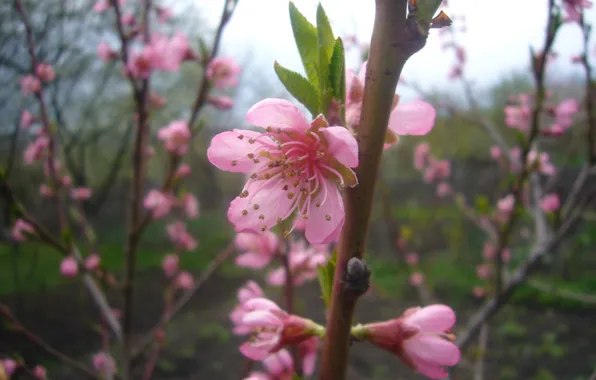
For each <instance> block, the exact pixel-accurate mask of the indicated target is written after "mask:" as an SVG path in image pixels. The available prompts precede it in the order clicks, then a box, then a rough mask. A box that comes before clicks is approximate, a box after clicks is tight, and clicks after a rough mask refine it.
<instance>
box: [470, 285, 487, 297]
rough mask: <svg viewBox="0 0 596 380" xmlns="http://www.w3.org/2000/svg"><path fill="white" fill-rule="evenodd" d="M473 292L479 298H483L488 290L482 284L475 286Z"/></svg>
mask: <svg viewBox="0 0 596 380" xmlns="http://www.w3.org/2000/svg"><path fill="white" fill-rule="evenodd" d="M472 293H474V296H476V297H477V298H482V297H484V295H485V293H486V291H485V290H484V288H483V287H481V286H475V287H474V289H472Z"/></svg>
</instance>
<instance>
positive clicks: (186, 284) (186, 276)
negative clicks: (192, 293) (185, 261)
mask: <svg viewBox="0 0 596 380" xmlns="http://www.w3.org/2000/svg"><path fill="white" fill-rule="evenodd" d="M194 283H195V280H194V278H193V277H192V275H191V274H190V273H188V272H186V271H184V272H180V274H178V277H176V285H177V286H178V287H179V288H180V289H185V290H188V289H191V288H192V287H193V286H194Z"/></svg>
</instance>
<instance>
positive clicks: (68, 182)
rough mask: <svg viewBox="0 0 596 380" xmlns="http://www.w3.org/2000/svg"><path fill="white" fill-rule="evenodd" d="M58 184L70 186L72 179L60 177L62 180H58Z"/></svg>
mask: <svg viewBox="0 0 596 380" xmlns="http://www.w3.org/2000/svg"><path fill="white" fill-rule="evenodd" d="M60 182H62V184H63V185H64V186H66V187H68V186H70V185H72V178H70V176H67V175H65V176H62V178H60Z"/></svg>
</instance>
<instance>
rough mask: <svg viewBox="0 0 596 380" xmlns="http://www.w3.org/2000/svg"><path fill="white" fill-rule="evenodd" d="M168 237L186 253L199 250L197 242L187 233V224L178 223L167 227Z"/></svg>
mask: <svg viewBox="0 0 596 380" xmlns="http://www.w3.org/2000/svg"><path fill="white" fill-rule="evenodd" d="M167 231H168V236H169V237H170V240H171V241H172V243H174V244H176V245H177V246H178V247H179V248H181V249H184V250H186V251H193V250H195V249H196V248H197V245H198V243H197V241H196V240H195V239H194V238H193V237H192V236H191V235H190V234H189V233H188V232H187V231H186V224H184V223H183V222H176V223H172V224H169V225H168V227H167Z"/></svg>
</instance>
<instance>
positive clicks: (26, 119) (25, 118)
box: [19, 110, 36, 129]
mask: <svg viewBox="0 0 596 380" xmlns="http://www.w3.org/2000/svg"><path fill="white" fill-rule="evenodd" d="M35 120H36V118H35V116H33V115H32V114H31V113H29V111H26V110H25V111H23V113H21V122H20V123H19V127H20V128H21V129H28V128H29V127H30V126H31V124H33V123H34V122H35Z"/></svg>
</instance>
